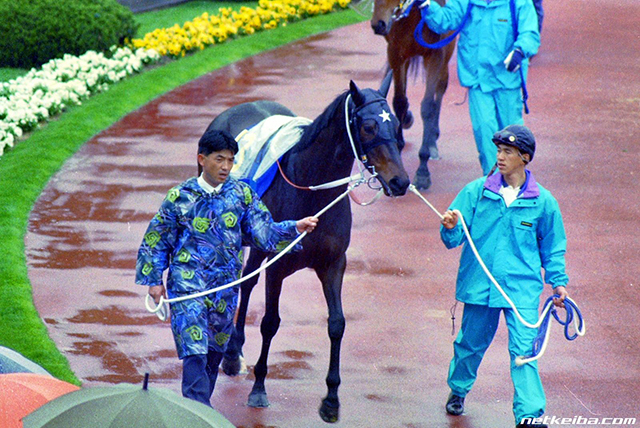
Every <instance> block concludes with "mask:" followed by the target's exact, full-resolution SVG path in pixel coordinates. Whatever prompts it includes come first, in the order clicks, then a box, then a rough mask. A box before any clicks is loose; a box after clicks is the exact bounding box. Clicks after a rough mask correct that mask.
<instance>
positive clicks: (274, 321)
mask: <svg viewBox="0 0 640 428" xmlns="http://www.w3.org/2000/svg"><path fill="white" fill-rule="evenodd" d="M284 260H285V259H283V260H280V261H278V262H277V263H276V264H274V265H273V266H272V267H270V268H269V269H267V275H266V278H265V293H266V298H265V314H264V316H263V317H262V322H261V323H260V334H262V348H261V350H260V357H259V358H258V362H257V363H256V365H255V368H254V369H253V373H254V375H255V377H256V380H255V382H254V384H253V389H252V390H251V393H250V394H249V401H248V403H247V404H248V405H249V407H269V400H268V398H267V390H266V388H265V386H264V380H265V378H266V377H267V371H268V369H267V359H268V357H269V348H270V347H271V340H272V339H273V337H274V336H275V335H276V333H277V332H278V328H279V327H280V293H281V292H282V281H283V280H284V279H285V278H286V277H287V276H289V275H290V274H292V273H293V271H289V269H287V267H288V266H287V265H288V264H287V263H286V262H285V261H284ZM285 266H287V267H285ZM285 269H287V271H285Z"/></svg>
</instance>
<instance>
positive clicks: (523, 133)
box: [493, 125, 536, 161]
mask: <svg viewBox="0 0 640 428" xmlns="http://www.w3.org/2000/svg"><path fill="white" fill-rule="evenodd" d="M493 142H494V143H495V144H496V145H498V144H506V145H508V146H513V147H516V148H517V149H518V150H520V153H528V154H529V161H532V160H533V155H534V153H535V152H536V139H535V137H534V136H533V133H532V132H531V130H530V129H529V128H527V127H526V126H524V125H509V126H507V127H506V128H504V129H503V130H502V131H498V132H496V133H495V134H493Z"/></svg>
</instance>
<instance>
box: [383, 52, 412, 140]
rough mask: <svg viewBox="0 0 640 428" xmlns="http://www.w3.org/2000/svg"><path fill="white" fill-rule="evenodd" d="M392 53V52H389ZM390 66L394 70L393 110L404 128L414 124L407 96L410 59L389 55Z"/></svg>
mask: <svg viewBox="0 0 640 428" xmlns="http://www.w3.org/2000/svg"><path fill="white" fill-rule="evenodd" d="M389 55H391V54H389ZM389 67H390V68H391V70H392V71H393V111H394V112H395V114H396V117H397V118H398V120H399V121H400V124H401V125H402V128H403V129H409V128H411V126H412V125H413V120H414V119H413V113H411V110H409V99H408V98H407V70H408V67H409V61H403V60H402V59H401V58H396V57H392V56H389Z"/></svg>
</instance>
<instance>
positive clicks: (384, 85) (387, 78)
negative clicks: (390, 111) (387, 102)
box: [378, 71, 393, 98]
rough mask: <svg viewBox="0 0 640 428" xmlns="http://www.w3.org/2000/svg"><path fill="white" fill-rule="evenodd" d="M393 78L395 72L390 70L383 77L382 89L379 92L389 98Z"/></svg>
mask: <svg viewBox="0 0 640 428" xmlns="http://www.w3.org/2000/svg"><path fill="white" fill-rule="evenodd" d="M392 78H393V72H392V71H389V72H388V73H387V75H386V76H384V79H382V83H381V84H380V89H379V90H378V92H380V93H381V94H382V96H383V97H385V98H387V94H388V93H389V88H390V87H391V79H392Z"/></svg>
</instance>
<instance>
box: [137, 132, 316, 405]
mask: <svg viewBox="0 0 640 428" xmlns="http://www.w3.org/2000/svg"><path fill="white" fill-rule="evenodd" d="M237 152H238V145H237V143H236V141H235V140H234V139H233V137H232V136H231V135H229V134H228V133H226V132H222V131H215V130H213V131H207V132H205V133H204V135H203V136H202V138H201V139H200V141H199V143H198V163H199V164H200V165H201V166H202V169H203V172H202V175H200V177H198V178H196V177H192V178H190V179H188V180H187V181H185V182H183V183H182V184H180V185H178V186H176V187H174V188H173V189H171V190H170V191H169V193H168V194H167V196H166V198H165V199H164V201H163V202H162V205H161V207H160V209H159V211H158V213H157V214H156V216H155V217H154V218H153V220H151V223H150V224H149V227H148V229H147V231H146V233H145V235H144V238H143V241H142V245H141V246H140V250H139V251H138V260H137V264H136V283H138V284H142V285H146V286H149V294H150V295H151V296H152V297H153V299H154V300H155V302H156V303H158V302H159V301H160V297H161V296H163V297H165V298H166V297H167V294H168V297H169V298H175V297H179V296H186V295H190V294H195V293H199V292H202V291H206V290H210V289H212V288H215V287H218V286H222V285H225V284H228V283H230V282H233V281H235V280H236V279H238V278H239V277H240V275H241V272H242V248H243V246H252V247H257V248H259V249H261V250H264V251H270V252H277V251H280V250H281V249H283V248H284V247H285V246H286V245H288V244H289V243H290V242H291V241H292V240H293V239H295V238H296V237H297V235H298V234H299V233H302V232H303V231H306V232H311V231H313V229H314V228H315V226H316V224H317V221H318V220H317V219H316V218H314V217H307V218H304V219H302V220H299V221H297V222H296V221H291V220H289V221H283V222H280V223H275V222H274V221H273V219H272V218H271V214H270V213H269V210H268V209H267V207H266V206H265V205H264V204H263V203H262V201H260V198H259V197H258V195H257V194H256V193H255V192H254V191H253V190H252V189H251V188H250V187H249V185H247V184H245V183H243V182H239V181H236V180H235V179H233V178H231V177H229V173H230V172H231V168H232V167H233V162H234V156H235V154H236V153H237ZM167 268H168V269H169V273H168V275H167V281H166V283H167V286H166V288H165V287H164V285H163V279H162V276H163V272H164V271H165V270H166V269H167ZM238 290H239V286H238V285H236V286H235V287H233V288H228V289H226V290H222V291H218V292H216V293H213V294H210V295H208V296H206V297H200V298H197V299H189V300H184V301H180V302H173V303H171V329H172V331H173V337H174V340H175V344H176V349H177V351H178V357H179V358H180V359H181V360H182V369H183V370H182V394H183V395H184V396H185V397H188V398H192V399H194V400H196V401H200V402H202V403H204V404H207V405H209V406H210V405H211V403H210V400H211V395H212V393H213V389H214V386H215V382H216V378H217V375H218V366H219V364H220V362H221V360H222V356H223V354H224V352H225V350H226V347H227V344H228V341H229V337H230V335H231V333H232V330H233V318H234V315H235V312H236V308H237V303H238Z"/></svg>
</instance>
